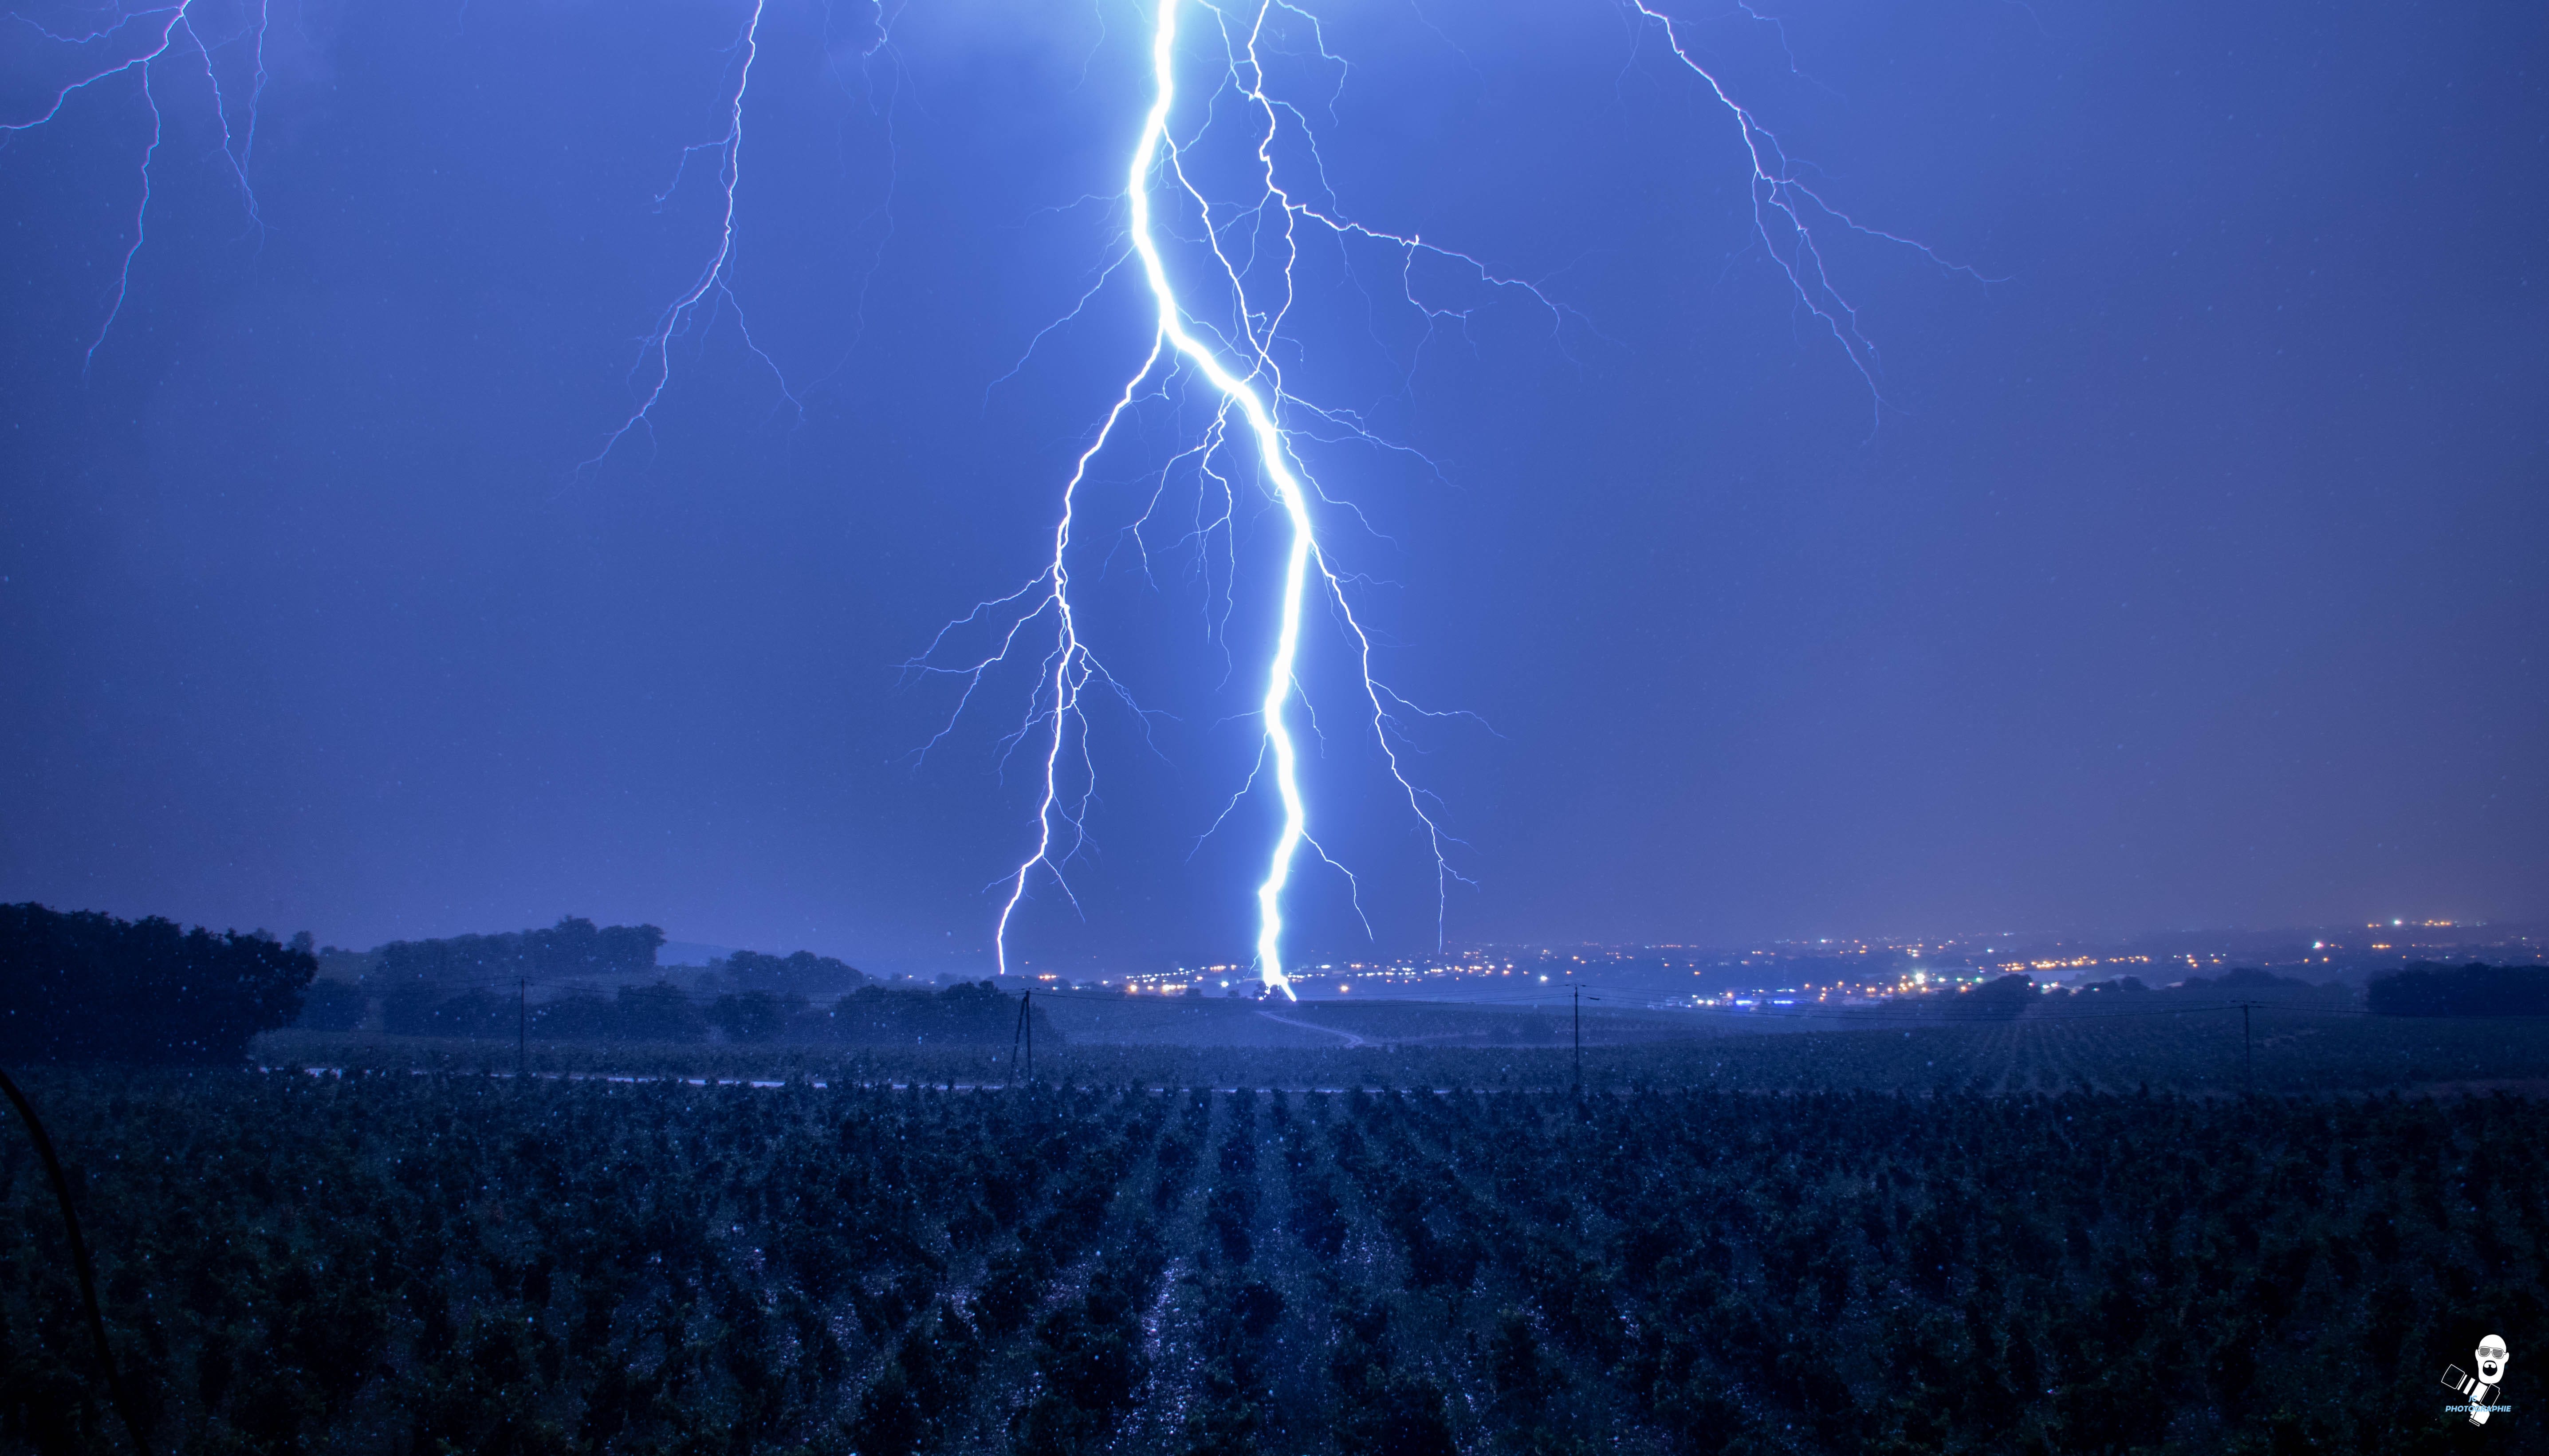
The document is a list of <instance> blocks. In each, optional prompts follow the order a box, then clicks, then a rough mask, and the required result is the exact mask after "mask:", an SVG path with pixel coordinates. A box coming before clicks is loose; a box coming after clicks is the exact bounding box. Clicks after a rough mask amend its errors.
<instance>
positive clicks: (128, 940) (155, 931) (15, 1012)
mask: <svg viewBox="0 0 2549 1456" xmlns="http://www.w3.org/2000/svg"><path fill="white" fill-rule="evenodd" d="M318 969H319V962H318V958H317V957H316V956H313V955H312V954H311V953H310V952H309V951H308V950H306V949H300V948H295V947H290V946H286V945H283V944H282V943H280V942H278V941H276V940H274V939H273V938H271V937H270V936H266V935H263V934H247V935H242V934H240V933H238V932H237V931H236V930H225V931H223V932H222V933H221V934H218V935H216V934H214V933H213V932H212V931H210V930H207V929H204V928H202V927H201V926H198V927H196V928H194V929H191V930H181V929H179V928H178V927H177V925H176V924H175V923H174V922H169V921H164V920H160V919H158V918H156V917H152V918H150V919H146V920H142V921H120V920H117V919H115V918H114V917H112V916H107V915H100V914H97V913H95V912H91V911H78V912H71V913H67V914H65V913H62V912H57V911H51V910H47V909H46V908H45V907H43V906H41V905H32V904H30V905H6V906H0V1059H5V1060H6V1061H9V1062H95V1061H115V1062H155V1063H197V1064H205V1065H222V1064H232V1065H236V1063H238V1062H239V1061H240V1060H241V1059H242V1058H243V1057H244V1056H245V1054H246V1049H247V1043H248V1039H249V1038H250V1037H252V1036H255V1035H256V1034H257V1033H258V1032H261V1031H269V1030H272V1029H274V1028H275V1027H278V1026H283V1025H287V1024H289V1023H290V1022H291V1020H292V1019H293V1017H294V1016H295V1015H296V1014H298V1013H299V1012H300V1010H301V1000H302V994H303V990H304V988H306V987H307V986H308V985H309V984H310V979H311V977H312V976H314V975H316V974H317V973H318Z"/></svg>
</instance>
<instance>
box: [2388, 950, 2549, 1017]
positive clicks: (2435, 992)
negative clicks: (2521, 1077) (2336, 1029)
mask: <svg viewBox="0 0 2549 1456" xmlns="http://www.w3.org/2000/svg"><path fill="white" fill-rule="evenodd" d="M2366 1003H2367V1004H2368V1005H2369V1006H2370V1007H2371V1008H2372V1010H2373V1011H2375V1012H2378V1013H2380V1014H2381V1015H2383V1016H2391V1017H2549V966H2492V965H2488V964H2486V963H2485V962H2482V961H2471V962H2470V963H2469V964H2468V965H2465V966H2443V965H2436V964H2434V963H2433V962H2431V961H2418V962H2417V963H2416V964H2414V965H2411V966H2409V967H2407V969H2406V970H2404V971H2396V972H2393V973H2391V974H2390V975H2387V976H2375V977H2373V978H2372V984H2371V986H2370V988H2369V993H2368V995H2367V997H2366Z"/></svg>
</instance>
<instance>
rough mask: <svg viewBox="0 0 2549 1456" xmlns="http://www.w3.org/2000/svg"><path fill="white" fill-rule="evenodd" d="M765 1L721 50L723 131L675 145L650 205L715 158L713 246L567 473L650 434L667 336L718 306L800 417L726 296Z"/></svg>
mask: <svg viewBox="0 0 2549 1456" xmlns="http://www.w3.org/2000/svg"><path fill="white" fill-rule="evenodd" d="M767 8H768V0H753V5H752V13H751V14H750V15H749V16H747V17H745V19H744V22H743V29H742V31H741V33H740V34H738V35H737V36H736V37H735V40H734V45H732V46H731V47H729V48H727V49H726V51H725V54H726V55H727V56H728V57H730V59H729V61H728V66H729V68H730V70H731V71H732V73H733V76H734V89H733V90H732V91H731V92H730V93H726V96H725V107H724V111H725V130H724V131H723V132H721V133H719V134H718V135H717V136H716V137H714V138H711V139H710V140H708V141H706V142H698V143H694V144H692V145H691V146H686V147H684V148H682V155H681V159H680V160H679V161H678V162H676V163H675V164H674V166H673V177H672V180H671V181H670V182H668V183H666V184H665V186H664V190H663V191H661V192H658V193H656V194H655V209H656V211H658V212H661V211H662V210H663V208H664V205H665V204H666V203H668V202H670V201H671V200H672V198H673V194H674V193H676V192H678V191H680V190H681V186H682V178H683V176H684V175H685V174H687V173H688V172H689V171H690V168H691V163H692V162H693V161H694V160H696V159H698V158H700V157H701V156H703V155H707V156H713V157H715V158H716V186H717V191H718V193H719V195H720V197H721V199H722V209H721V211H720V212H719V214H718V218H717V243H716V248H715V250H714V251H712V252H711V253H709V255H708V262H707V264H706V265H704V266H703V267H702V268H701V269H700V273H699V276H698V277H697V278H695V279H693V280H692V282H691V286H690V287H689V288H687V289H684V290H683V291H682V292H681V293H680V294H679V295H677V296H676V297H675V298H674V299H673V301H672V302H671V303H669V304H666V305H665V306H664V311H663V312H662V313H660V314H658V315H656V317H655V327H654V328H653V329H652V330H651V331H649V332H648V333H647V335H646V337H645V339H644V340H643V341H642V342H641V343H640V344H639V345H638V349H637V363H636V365H635V366H634V367H633V368H632V369H631V370H630V373H629V378H630V380H631V381H632V382H637V383H638V384H639V388H640V392H641V397H640V398H639V400H638V402H637V407H636V408H635V409H634V410H631V411H630V412H629V413H628V417H627V418H626V419H624V420H622V421H620V422H619V425H618V427H617V428H616V429H614V430H613V431H612V432H611V433H610V434H609V435H608V436H606V437H604V438H603V441H602V448H601V449H599V450H596V451H595V452H594V454H593V457H592V458H591V459H588V460H586V461H585V462H584V463H582V464H580V465H578V466H576V470H575V473H576V474H577V475H578V476H579V477H581V476H585V475H589V474H591V473H592V472H593V471H596V470H599V469H600V468H602V462H603V461H605V460H608V459H610V458H611V452H612V451H613V450H615V449H617V448H618V447H619V442H620V441H621V440H623V439H626V438H627V437H629V436H631V435H634V434H637V433H638V432H640V431H644V432H646V434H647V435H648V436H649V437H652V436H653V433H654V429H655V406H656V404H657V403H658V402H659V401H661V400H662V399H663V398H664V391H665V389H666V387H668V386H669V385H670V384H671V383H672V382H673V340H676V339H679V338H681V337H683V336H684V335H686V334H688V333H690V332H691V330H692V328H693V327H694V326H695V325H697V326H700V327H702V328H705V327H707V326H708V325H713V324H714V323H715V322H716V320H717V318H718V316H719V315H720V314H723V313H726V312H731V313H732V314H733V315H734V326H735V330H736V332H737V333H739V334H740V335H741V336H742V337H743V345H744V347H745V348H747V349H749V350H751V352H752V356H753V357H754V358H756V359H759V360H760V361H761V362H762V365H763V366H764V367H766V368H767V369H769V370H770V375H771V377H772V378H773V379H775V380H777V381H778V382H779V395H780V398H781V399H782V400H783V401H785V402H786V403H787V404H788V405H790V406H792V407H794V408H795V409H796V411H797V414H798V417H799V418H800V419H802V418H803V417H804V413H805V403H804V401H803V400H802V399H800V398H799V397H798V396H797V393H796V391H795V390H792V389H790V388H789V387H788V376H787V374H786V373H785V372H783V371H782V370H781V369H780V367H779V364H778V362H777V361H776V360H774V359H772V358H771V357H770V355H769V353H768V352H767V351H766V350H764V349H763V348H762V346H761V345H760V343H759V342H757V341H756V340H754V339H753V337H752V326H751V324H750V323H749V322H748V321H747V320H746V319H745V318H744V314H743V305H742V303H741V302H740V301H739V300H737V299H736V298H735V296H734V262H735V240H734V217H735V192H736V190H737V189H738V188H739V187H740V186H741V185H742V182H743V99H744V95H745V93H747V92H749V91H750V90H751V89H752V63H753V61H754V60H756V59H758V58H759V57H760V55H761V16H762V12H763V11H764V10H765V9H767ZM703 315H705V318H704V317H703Z"/></svg>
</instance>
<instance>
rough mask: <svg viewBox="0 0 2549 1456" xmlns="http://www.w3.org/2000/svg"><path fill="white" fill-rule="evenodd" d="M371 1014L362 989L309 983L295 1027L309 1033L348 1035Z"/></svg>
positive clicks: (338, 983)
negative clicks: (337, 1032)
mask: <svg viewBox="0 0 2549 1456" xmlns="http://www.w3.org/2000/svg"><path fill="white" fill-rule="evenodd" d="M370 1010H371V998H370V997H368V996H366V995H364V994H363V988H361V987H360V986H356V985H354V984H352V983H351V982H347V981H313V982H311V983H310V989H309V990H308V991H307V992H305V993H303V995H302V998H301V1015H300V1016H299V1017H297V1018H295V1019H294V1020H293V1023H292V1024H294V1025H296V1026H303V1027H307V1028H308V1029H310V1030H313V1031H351V1030H353V1029H354V1028H355V1027H357V1026H360V1025H361V1024H363V1019H364V1017H365V1016H366V1015H368V1014H369V1012H370Z"/></svg>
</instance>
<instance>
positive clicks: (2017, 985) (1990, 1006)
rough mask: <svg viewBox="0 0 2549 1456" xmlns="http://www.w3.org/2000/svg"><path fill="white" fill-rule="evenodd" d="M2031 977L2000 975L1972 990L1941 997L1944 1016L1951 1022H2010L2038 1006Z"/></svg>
mask: <svg viewBox="0 0 2549 1456" xmlns="http://www.w3.org/2000/svg"><path fill="white" fill-rule="evenodd" d="M2035 996H2036V992H2035V981H2034V978H2033V977H2030V976H1999V977H1995V978H1993V979H1992V980H1989V981H1986V982H1984V983H1983V984H1982V985H1980V986H1977V987H1975V988H1974V989H1973V990H1971V991H1967V992H1963V993H1960V994H1958V995H1955V996H1950V997H1945V998H1942V999H1941V1000H1942V1003H1943V1004H1942V1006H1941V1008H1940V1010H1941V1013H1942V1015H1944V1016H1946V1017H1947V1018H1948V1019H1951V1020H1970V1021H2010V1020H2016V1019H2018V1018H2019V1017H2021V1016H2023V1015H2025V1014H2026V1012H2027V1009H2028V1008H2029V1007H2030V1006H2033V1005H2034V1004H2035Z"/></svg>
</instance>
